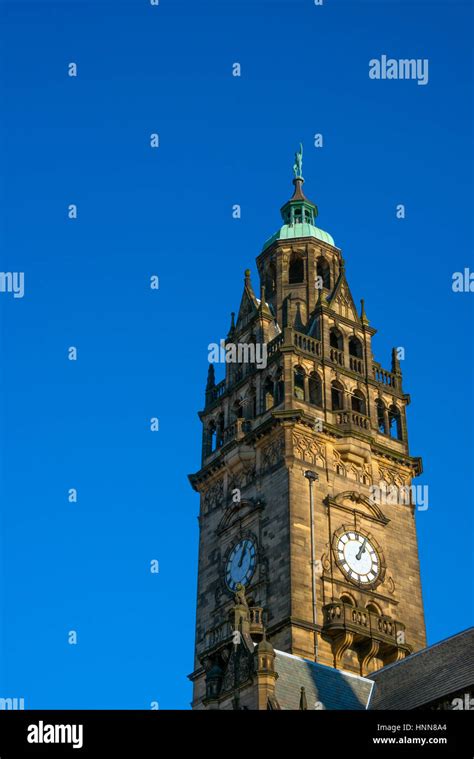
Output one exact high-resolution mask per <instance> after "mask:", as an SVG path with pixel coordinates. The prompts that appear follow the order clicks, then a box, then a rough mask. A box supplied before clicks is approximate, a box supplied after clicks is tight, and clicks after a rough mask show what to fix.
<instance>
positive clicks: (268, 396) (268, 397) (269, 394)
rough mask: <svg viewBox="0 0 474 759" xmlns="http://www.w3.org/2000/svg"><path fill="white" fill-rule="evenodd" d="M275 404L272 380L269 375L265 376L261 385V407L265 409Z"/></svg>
mask: <svg viewBox="0 0 474 759" xmlns="http://www.w3.org/2000/svg"><path fill="white" fill-rule="evenodd" d="M274 405H275V390H274V385H273V381H272V380H271V379H270V377H267V379H266V380H265V384H264V386H263V407H264V409H265V411H268V409H270V408H272V407H273V406H274Z"/></svg>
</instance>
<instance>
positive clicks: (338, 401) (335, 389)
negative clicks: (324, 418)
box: [331, 380, 344, 411]
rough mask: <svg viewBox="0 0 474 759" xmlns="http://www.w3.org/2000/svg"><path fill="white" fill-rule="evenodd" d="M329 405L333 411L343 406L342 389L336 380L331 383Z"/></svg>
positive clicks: (339, 409)
mask: <svg viewBox="0 0 474 759" xmlns="http://www.w3.org/2000/svg"><path fill="white" fill-rule="evenodd" d="M331 406H332V410H333V411H341V409H343V408H344V389H343V387H342V385H341V383H340V382H338V381H337V380H334V382H332V383H331Z"/></svg>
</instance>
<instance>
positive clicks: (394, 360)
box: [392, 348, 402, 374]
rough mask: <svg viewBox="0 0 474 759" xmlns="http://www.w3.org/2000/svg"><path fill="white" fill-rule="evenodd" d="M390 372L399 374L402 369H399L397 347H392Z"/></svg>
mask: <svg viewBox="0 0 474 759" xmlns="http://www.w3.org/2000/svg"><path fill="white" fill-rule="evenodd" d="M392 372H393V373H394V374H401V373H402V370H401V369H400V360H399V358H398V349H397V348H392Z"/></svg>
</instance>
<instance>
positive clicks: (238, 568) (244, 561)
mask: <svg viewBox="0 0 474 759" xmlns="http://www.w3.org/2000/svg"><path fill="white" fill-rule="evenodd" d="M256 564H257V550H256V548H255V543H254V542H253V540H250V538H246V539H245V540H240V541H239V542H238V543H237V544H236V545H235V546H234V547H233V549H232V551H231V552H230V554H229V558H228V559H227V564H226V569H225V579H226V583H227V587H228V588H229V590H235V588H236V586H237V584H238V583H239V582H240V583H241V584H242V585H248V584H249V582H250V580H251V579H252V576H253V573H254V572H255V567H256Z"/></svg>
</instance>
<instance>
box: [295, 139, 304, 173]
mask: <svg viewBox="0 0 474 759" xmlns="http://www.w3.org/2000/svg"><path fill="white" fill-rule="evenodd" d="M293 173H294V175H295V179H303V145H302V143H301V142H300V149H299V151H298V150H297V151H296V153H295V162H294V164H293Z"/></svg>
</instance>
